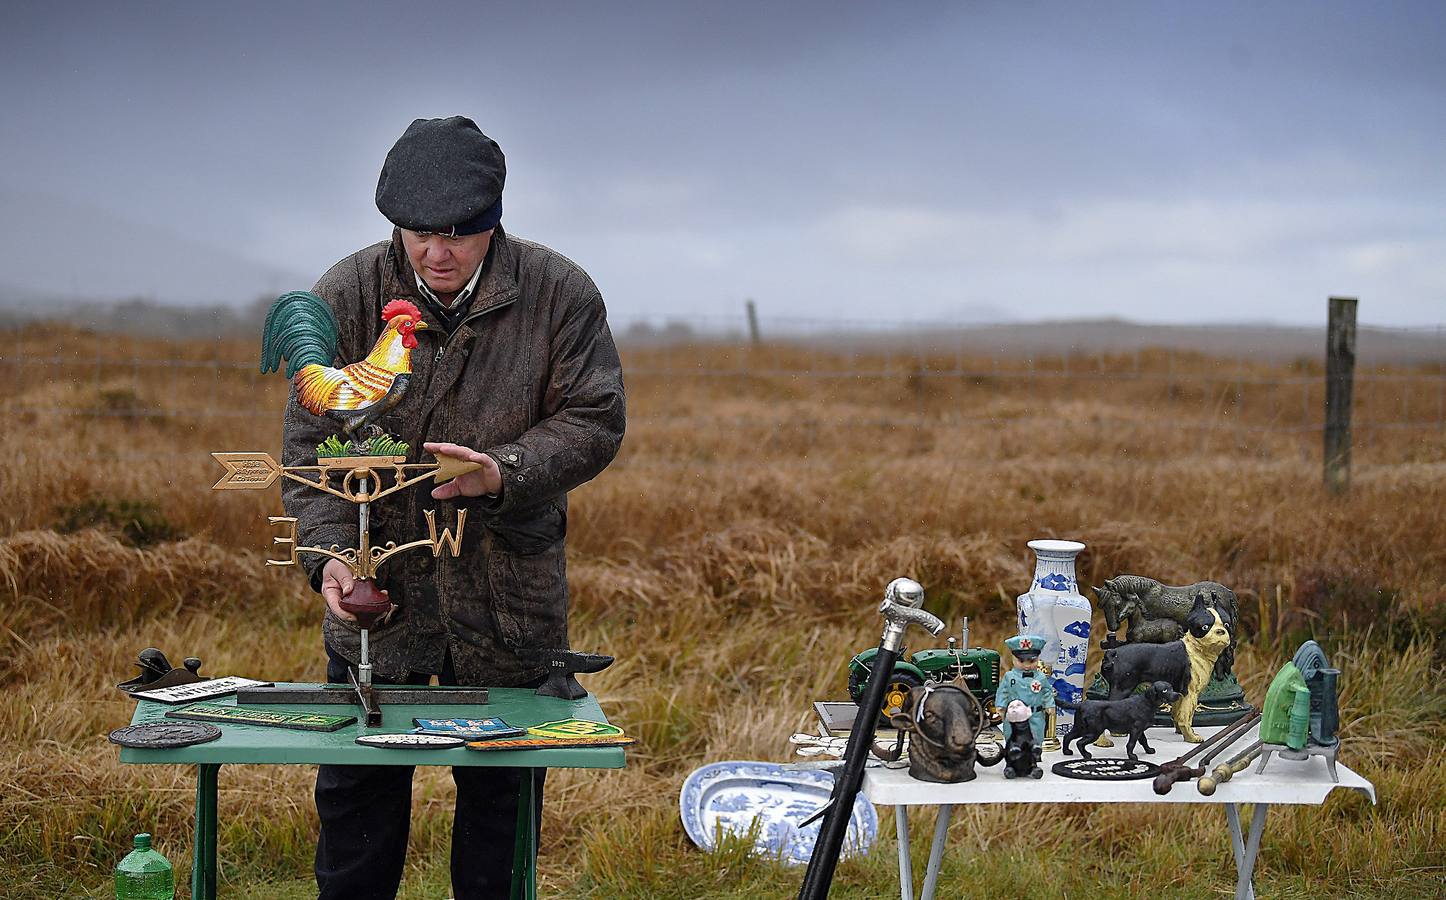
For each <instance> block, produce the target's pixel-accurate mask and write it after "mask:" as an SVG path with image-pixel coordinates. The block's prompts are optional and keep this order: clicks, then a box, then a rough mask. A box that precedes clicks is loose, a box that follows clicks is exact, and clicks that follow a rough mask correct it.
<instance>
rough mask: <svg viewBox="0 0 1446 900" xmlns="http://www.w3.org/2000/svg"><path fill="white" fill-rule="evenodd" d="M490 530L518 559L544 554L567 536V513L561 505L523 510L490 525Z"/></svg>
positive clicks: (504, 547)
mask: <svg viewBox="0 0 1446 900" xmlns="http://www.w3.org/2000/svg"><path fill="white" fill-rule="evenodd" d="M487 528H488V530H490V531H491V532H492V533H493V534H494V535H496V536H497V540H496V541H494V542H493V546H499V545H500V546H501V548H502V549H503V550H506V551H510V552H511V553H513V554H516V555H518V556H532V555H534V554H538V553H542V552H543V551H545V550H547V549H548V548H549V547H551V546H552V545H553V544H558V543H560V542H561V541H562V539H563V538H564V537H565V536H566V535H567V514H566V513H564V512H563V510H562V506H561V505H560V504H557V503H544V504H541V505H539V506H534V507H531V508H529V509H521V510H517V511H516V512H513V513H509V514H507V515H505V516H500V517H498V518H495V519H492V520H491V521H489V522H487Z"/></svg>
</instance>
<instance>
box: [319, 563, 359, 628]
mask: <svg viewBox="0 0 1446 900" xmlns="http://www.w3.org/2000/svg"><path fill="white" fill-rule="evenodd" d="M355 584H356V579H355V578H354V577H352V574H351V569H349V568H347V565H346V563H344V562H342V561H341V560H339V559H328V560H327V561H326V565H325V566H324V567H322V570H321V596H322V599H324V600H325V601H326V608H327V609H329V610H331V612H332V615H334V616H336V617H337V618H339V619H343V620H345V621H347V622H355V621H356V616H354V615H352V614H351V613H349V612H347V611H346V610H344V609H342V608H341V598H342V597H345V596H346V595H347V594H350V593H351V589H352V587H353V585H355Z"/></svg>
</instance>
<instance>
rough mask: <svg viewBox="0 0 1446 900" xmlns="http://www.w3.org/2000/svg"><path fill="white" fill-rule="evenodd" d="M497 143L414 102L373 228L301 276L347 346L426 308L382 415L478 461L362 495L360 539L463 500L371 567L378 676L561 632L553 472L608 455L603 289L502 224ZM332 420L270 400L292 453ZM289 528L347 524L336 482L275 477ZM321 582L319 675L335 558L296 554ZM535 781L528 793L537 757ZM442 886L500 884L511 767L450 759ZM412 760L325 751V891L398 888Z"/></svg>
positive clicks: (565, 473)
mask: <svg viewBox="0 0 1446 900" xmlns="http://www.w3.org/2000/svg"><path fill="white" fill-rule="evenodd" d="M505 177H506V166H505V162H504V158H503V155H502V151H501V149H500V148H499V147H498V146H497V144H496V143H495V142H493V141H492V140H491V139H490V138H488V137H487V136H486V135H484V134H483V133H482V132H481V131H480V130H479V129H478V128H477V126H476V125H475V124H473V122H472V121H471V120H470V119H466V118H461V117H454V118H450V119H428V120H423V119H418V120H417V121H415V122H413V123H412V124H411V126H410V127H409V128H408V129H407V130H406V133H405V134H403V135H402V137H401V139H400V140H398V141H397V143H396V145H395V146H394V147H393V148H392V149H391V151H390V152H389V153H388V154H387V158H386V162H385V164H384V165H383V167H382V172H381V178H380V180H379V181H378V183H377V194H376V202H377V208H378V209H379V210H381V212H382V214H383V215H384V216H386V217H387V218H388V219H389V220H390V221H391V222H392V223H393V224H394V225H395V226H396V229H395V230H394V231H393V233H392V237H391V240H390V241H384V242H382V243H379V244H376V245H373V246H371V247H367V248H366V249H364V250H361V251H359V252H357V253H355V254H353V255H352V256H350V257H348V258H346V259H344V260H342V261H341V262H339V263H337V264H336V265H335V266H333V267H332V268H331V270H330V271H328V272H327V273H326V274H325V275H324V276H322V278H321V280H320V281H319V282H317V284H316V287H315V288H314V291H315V293H317V294H319V295H320V296H321V297H322V298H323V299H325V300H326V301H327V303H328V304H329V305H330V306H331V307H332V309H333V311H334V312H335V314H336V319H337V324H338V326H339V329H340V338H339V346H340V348H341V355H342V358H343V359H344V360H346V361H354V360H357V359H361V358H362V357H363V356H364V355H365V354H366V353H367V351H368V350H369V349H370V347H371V346H372V343H373V342H374V341H375V340H376V338H377V336H378V335H379V333H380V331H381V328H382V326H383V323H382V320H381V309H382V306H383V305H384V304H385V303H386V302H387V301H389V300H393V299H404V300H410V301H412V302H413V303H415V304H416V305H417V306H418V308H419V309H420V310H421V311H422V317H423V319H424V320H425V321H426V323H427V326H428V327H427V328H426V329H424V330H420V331H418V332H417V333H416V337H417V338H418V340H419V342H420V345H419V346H418V347H417V348H416V350H414V351H413V353H412V379H411V385H410V387H409V388H408V391H407V394H406V396H405V397H404V398H403V400H402V402H401V403H400V404H399V405H398V406H397V407H396V408H394V409H393V410H391V411H390V412H388V413H387V414H386V415H384V416H383V417H382V418H381V419H380V420H379V421H378V423H377V424H378V425H379V427H380V428H382V429H383V430H384V431H386V432H387V433H389V434H391V435H392V436H394V437H397V438H399V439H401V440H403V441H405V442H407V443H408V444H409V445H410V446H411V447H413V448H422V449H424V450H426V451H428V452H430V453H433V454H437V455H444V456H451V457H456V458H458V459H464V460H470V461H472V462H476V463H479V464H480V465H481V468H480V469H478V470H476V471H474V472H471V473H469V474H467V475H464V476H462V477H460V478H458V479H456V480H455V481H453V482H450V483H448V484H445V485H442V486H440V487H437V488H436V489H434V490H433V491H432V492H431V496H430V497H429V496H427V495H426V494H425V493H424V492H423V491H421V490H411V491H398V492H397V493H395V494H393V495H391V496H390V497H387V498H384V499H383V500H381V501H378V502H376V503H374V504H373V505H372V508H371V542H372V545H373V546H379V545H382V544H385V543H386V542H387V541H396V542H397V543H398V544H401V543H404V542H406V541H410V540H415V539H417V538H418V537H419V536H425V534H426V533H427V532H426V523H425V519H424V518H423V511H424V510H427V509H435V510H436V516H437V523H438V527H439V528H440V527H442V525H443V523H454V522H455V519H456V514H457V512H458V511H459V510H462V509H465V510H467V511H468V517H467V523H466V528H465V531H464V535H463V539H462V550H461V554H460V556H458V557H457V558H455V559H453V558H451V557H450V556H449V555H448V554H445V553H444V554H442V555H441V556H439V557H433V556H432V555H430V554H426V553H412V554H404V555H401V556H398V557H396V558H395V559H394V560H392V561H390V562H389V563H388V564H387V565H386V566H384V567H383V568H382V569H381V572H380V573H379V575H378V578H377V584H378V587H380V588H382V589H383V590H385V591H386V592H387V594H388V596H389V598H390V599H391V601H392V603H393V609H392V612H391V613H390V614H389V616H388V617H387V618H386V619H384V620H382V621H381V622H379V623H378V624H377V626H376V627H374V628H373V629H372V630H371V632H370V639H371V660H372V664H373V673H374V678H375V680H376V681H378V682H395V683H409V684H424V683H427V682H428V681H429V680H430V679H431V677H432V676H434V675H435V676H437V677H438V680H439V682H440V683H441V684H469V685H482V686H495V687H506V686H522V685H526V686H535V685H537V684H539V683H541V681H542V676H543V675H544V668H543V666H542V665H541V664H540V663H539V661H538V660H537V659H536V658H535V656H534V655H533V654H530V653H529V652H528V651H529V650H530V649H533V648H547V647H566V646H567V576H566V570H565V556H564V541H563V536H564V534H565V532H566V526H567V492H568V491H569V490H571V489H572V488H574V487H577V486H578V485H579V484H582V483H583V482H585V481H587V480H588V479H590V478H592V477H594V476H595V475H597V474H598V473H599V472H601V471H602V469H603V468H604V467H605V466H607V464H608V463H609V462H611V461H612V459H613V457H614V456H615V455H616V453H617V450H618V446H619V444H620V442H621V441H622V436H623V423H624V397H623V384H622V370H621V367H620V364H619V362H618V354H617V349H616V347H615V346H614V344H613V340H612V335H611V333H610V332H609V330H608V326H607V318H606V311H605V310H604V307H603V302H602V297H601V296H600V295H599V293H598V290H597V288H596V287H595V286H594V285H593V283H592V280H591V279H590V278H588V276H587V273H585V272H584V271H583V270H582V269H580V268H579V267H578V266H577V265H576V264H574V263H572V262H571V261H569V260H568V259H566V258H564V257H563V256H561V255H560V254H558V253H555V252H554V251H552V250H549V249H548V248H546V247H543V246H540V245H538V244H534V243H531V242H528V241H523V240H520V239H518V238H515V237H512V236H511V235H508V234H507V233H506V232H505V231H504V230H503V228H502V226H501V224H500V221H501V217H502V186H503V182H504V180H505ZM335 430H336V429H335V426H334V424H333V423H330V422H328V421H327V420H325V419H322V418H319V417H316V416H313V415H312V414H310V413H308V412H307V411H306V410H304V409H302V408H301V407H300V406H299V405H298V404H297V402H296V398H295V393H294V391H293V396H292V399H291V402H290V403H288V405H287V410H286V436H285V453H284V455H285V457H286V463H287V464H308V463H311V462H313V461H314V458H315V456H316V445H317V444H318V443H320V442H321V441H322V440H323V439H325V438H326V437H327V436H328V435H330V434H332V433H334V432H335ZM283 497H284V500H285V504H286V508H287V511H288V513H289V514H291V515H294V516H296V517H297V518H298V520H299V523H298V534H299V537H300V543H302V544H306V545H310V546H321V547H327V546H330V545H332V544H336V545H338V546H342V547H355V546H357V534H356V528H357V526H356V514H355V510H354V508H352V506H351V504H349V503H345V502H343V501H339V500H337V499H335V498H332V497H329V496H327V495H325V494H322V493H320V492H318V491H311V490H307V489H306V488H304V487H302V486H300V485H290V486H289V487H288V488H287V489H285V490H284V491H283ZM303 559H304V561H305V563H306V565H307V571H308V574H309V575H310V577H311V583H312V586H313V588H315V589H316V590H317V591H319V592H320V593H321V595H322V596H323V597H324V598H325V601H326V613H325V615H324V617H323V628H322V631H323V634H324V638H325V645H326V653H327V657H328V664H327V680H328V681H330V682H345V681H346V680H347V678H346V671H347V666H348V665H355V664H356V662H357V659H358V656H359V643H360V640H359V632H358V630H357V628H356V625H355V622H354V620H353V619H352V617H351V616H350V615H348V614H347V613H346V612H345V611H344V610H342V609H341V607H340V605H339V603H340V601H341V599H342V597H344V596H345V595H346V594H347V593H348V592H349V591H350V590H351V588H352V577H351V573H350V572H349V571H348V570H347V568H346V567H345V566H344V565H342V564H341V563H340V562H338V561H336V560H329V559H326V558H325V557H321V556H319V555H315V554H308V555H306V556H305V557H303ZM536 774H537V785H538V791H537V794H536V796H537V798H538V799H537V802H538V804H539V809H540V804H541V775H542V774H543V773H542V772H538V773H536ZM452 777H453V780H454V781H455V782H456V784H457V808H456V813H455V817H454V820H453V828H452V886H453V891H454V893H455V895H456V897H457V898H458V900H469V898H477V897H492V896H504V895H506V893H507V890H508V884H509V882H510V878H511V865H512V847H513V839H514V828H515V822H516V821H517V793H518V787H519V784H520V776H519V774H518V772H517V770H513V769H503V768H491V767H488V768H455V769H453V772H452ZM411 778H412V769H411V768H410V767H398V766H392V767H384V766H321V767H320V770H319V771H318V773H317V780H316V806H317V812H318V813H319V814H320V817H321V838H320V841H319V842H318V844H317V850H316V879H317V884H318V887H319V888H320V896H321V897H322V898H323V900H329V898H347V900H360V898H372V897H378V898H381V897H393V896H395V894H396V891H397V887H398V885H399V883H400V880H401V874H402V864H403V861H404V857H405V853H406V842H407V834H408V825H409V815H410V805H411Z"/></svg>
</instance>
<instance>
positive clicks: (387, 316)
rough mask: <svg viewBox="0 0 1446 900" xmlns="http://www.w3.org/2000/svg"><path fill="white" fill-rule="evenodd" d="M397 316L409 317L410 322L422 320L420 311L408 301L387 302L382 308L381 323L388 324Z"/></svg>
mask: <svg viewBox="0 0 1446 900" xmlns="http://www.w3.org/2000/svg"><path fill="white" fill-rule="evenodd" d="M397 316H411V317H412V321H414V322H420V321H421V320H422V311H421V310H419V309H417V305H416V304H415V303H413V302H412V301H410V300H389V301H387V305H386V306H383V307H382V321H383V322H390V321H391V320H392V319H395V318H396V317H397Z"/></svg>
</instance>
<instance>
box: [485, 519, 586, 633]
mask: <svg viewBox="0 0 1446 900" xmlns="http://www.w3.org/2000/svg"><path fill="white" fill-rule="evenodd" d="M487 577H488V581H489V587H490V588H491V594H492V603H491V608H492V617H493V620H494V622H495V624H496V625H497V634H498V635H499V636H500V637H501V638H502V641H503V643H505V644H506V645H507V646H508V647H509V648H510V649H513V650H531V649H552V648H561V647H566V646H567V551H566V547H565V545H564V544H563V542H562V541H560V540H557V541H553V542H552V543H551V544H550V545H548V546H545V547H544V548H543V549H542V550H541V551H540V552H537V553H517V552H514V551H512V550H510V549H508V548H506V547H503V546H501V545H500V543H498V542H494V543H493V546H492V552H491V554H490V555H489V556H488V560H487Z"/></svg>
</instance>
